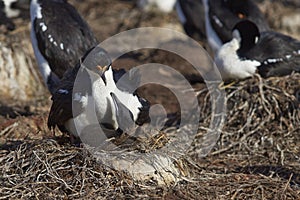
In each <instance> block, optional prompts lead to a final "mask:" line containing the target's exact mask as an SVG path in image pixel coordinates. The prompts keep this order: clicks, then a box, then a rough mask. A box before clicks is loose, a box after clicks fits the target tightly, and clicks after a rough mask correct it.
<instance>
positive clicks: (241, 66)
mask: <svg viewBox="0 0 300 200" xmlns="http://www.w3.org/2000/svg"><path fill="white" fill-rule="evenodd" d="M238 49H239V41H238V40H237V39H236V38H234V39H232V40H231V41H230V42H228V43H226V44H224V45H223V46H222V47H221V48H220V50H219V51H218V53H217V56H216V58H215V62H216V65H217V67H218V69H219V70H220V73H221V75H222V78H223V80H227V79H244V78H247V77H251V76H252V75H253V74H254V73H255V72H256V69H257V67H258V66H259V65H260V62H258V61H255V60H241V59H239V57H238V55H237V52H236V51H237V50H238Z"/></svg>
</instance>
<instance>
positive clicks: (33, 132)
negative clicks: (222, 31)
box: [0, 0, 300, 199]
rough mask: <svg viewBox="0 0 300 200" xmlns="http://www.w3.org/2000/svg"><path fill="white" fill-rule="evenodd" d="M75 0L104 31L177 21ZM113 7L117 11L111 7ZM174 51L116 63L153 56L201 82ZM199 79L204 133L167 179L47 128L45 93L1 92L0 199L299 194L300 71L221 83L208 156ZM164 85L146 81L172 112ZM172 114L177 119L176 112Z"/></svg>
mask: <svg viewBox="0 0 300 200" xmlns="http://www.w3.org/2000/svg"><path fill="white" fill-rule="evenodd" d="M72 2H74V3H75V5H76V6H77V7H78V8H80V11H81V12H82V13H84V16H85V17H86V18H87V19H88V21H89V23H91V24H92V26H93V28H94V30H95V31H96V33H97V35H99V38H106V37H108V36H109V35H112V34H114V33H117V32H118V31H120V30H126V29H127V28H133V27H134V26H140V25H144V26H145V25H152V26H154V25H155V26H161V25H163V24H165V22H168V23H170V24H176V23H178V22H177V21H176V18H175V16H176V15H175V14H174V13H171V14H170V15H168V16H163V15H161V14H156V13H150V14H140V13H139V12H138V11H133V10H132V4H131V3H129V2H123V1H115V0H114V1H111V0H107V1H103V4H102V3H101V4H100V3H99V2H98V1H96V0H90V1H89V2H90V4H88V3H85V2H86V1H82V2H81V1H76V2H75V1H72ZM111 7H113V8H114V9H113V10H109V9H108V8H111ZM136 16H139V17H136ZM122 17H125V18H126V19H127V20H122ZM102 19H103V20H102ZM129 19H132V20H129ZM98 21H101V22H100V24H99V25H97V26H96V24H97V23H98ZM108 24H111V26H108ZM105 27H107V29H105ZM170 57H171V58H168V56H166V52H159V51H158V52H152V51H151V52H148V51H147V52H145V51H141V52H134V53H132V54H130V57H129V56H125V57H123V58H121V59H120V60H119V61H117V62H116V63H115V65H116V66H119V65H122V66H125V67H126V68H129V66H136V65H138V64H141V63H147V62H150V61H151V62H154V61H155V62H159V63H165V62H166V64H168V65H170V66H175V68H176V69H178V70H179V71H181V72H182V73H183V74H184V75H185V76H186V77H187V78H189V79H192V80H191V81H192V82H196V81H195V79H194V78H195V76H196V75H195V74H193V73H191V72H187V70H186V69H187V68H188V67H189V65H188V64H187V63H186V62H184V61H183V60H182V59H180V58H174V57H173V56H170ZM166 58H167V59H166ZM192 75H193V76H192ZM193 86H194V88H195V90H196V91H197V92H198V99H199V102H200V109H201V115H200V126H199V130H198V135H197V136H198V137H197V139H198V140H196V142H195V143H193V146H192V147H191V149H190V151H189V153H188V156H184V157H182V158H181V159H179V160H173V164H174V165H175V166H177V168H178V169H179V171H180V173H179V175H178V176H177V178H178V179H177V180H176V181H174V182H173V183H171V184H168V185H165V186H164V185H158V184H157V181H155V180H153V179H150V180H147V181H137V180H134V179H133V177H132V176H131V175H130V174H128V173H125V172H122V171H119V170H115V169H113V168H111V167H108V166H107V165H105V164H103V163H102V162H101V159H100V160H99V159H98V160H97V159H96V158H95V157H93V156H92V154H90V152H89V151H88V150H87V149H86V148H83V147H75V146H73V145H71V144H70V143H69V138H68V136H64V135H61V134H60V133H59V132H58V131H56V133H55V134H56V136H53V133H52V132H50V131H49V130H48V129H47V127H46V121H47V114H48V110H49V106H50V104H51V101H50V99H49V96H48V94H46V95H45V96H42V97H38V98H36V99H34V100H32V101H31V102H29V103H28V102H10V101H9V100H5V99H2V100H1V104H0V144H1V146H0V166H1V169H0V185H1V186H0V199H21V198H23V199H120V198H121V199H133V198H134V199H137V198H140V199H148V198H164V199H300V125H299V124H300V74H296V73H295V74H292V75H290V76H285V77H280V78H269V79H262V78H261V77H259V76H255V77H253V78H251V79H247V80H244V81H241V82H236V83H226V85H224V86H221V87H224V88H225V92H226V97H227V102H226V103H227V112H226V114H227V116H226V121H225V124H224V127H223V129H222V134H221V135H220V138H219V140H218V142H217V144H216V145H215V147H214V148H213V149H212V151H211V152H210V153H209V154H208V155H207V156H206V157H199V156H198V155H197V154H196V153H195V152H196V151H197V150H199V149H198V148H199V143H197V141H201V138H202V136H203V134H204V133H205V131H206V129H207V127H209V123H210V121H211V104H210V101H209V100H210V99H209V93H208V91H207V89H206V87H205V85H204V84H201V83H196V84H194V85H193ZM155 87H156V86H155ZM157 89H158V88H155V89H153V88H151V86H148V87H145V88H144V89H143V90H142V91H140V92H141V94H142V95H143V96H145V97H149V99H150V101H151V102H152V103H162V104H163V105H164V106H166V110H167V111H168V112H170V113H172V112H175V111H177V109H178V108H177V107H178V105H177V103H176V101H175V100H173V99H172V98H170V95H171V94H170V92H169V91H167V90H165V89H163V88H160V90H159V92H158V90H157ZM154 96H155V98H154ZM171 97H172V96H171ZM173 117H174V118H175V119H177V118H176V117H177V115H174V116H173ZM172 122H174V120H173V121H172ZM170 124H172V123H170ZM173 124H174V123H173ZM170 130H174V129H168V128H167V129H165V131H163V132H160V133H159V134H158V135H156V136H155V135H154V136H153V137H152V138H150V139H149V140H146V141H142V143H143V145H141V141H140V143H138V145H137V146H135V149H134V151H139V150H140V149H138V148H139V147H141V146H143V147H144V148H145V146H146V147H149V146H150V147H153V146H155V147H157V148H160V147H161V145H164V144H165V143H166V142H168V141H167V140H166V138H168V136H170V135H174V131H173V132H172V131H170ZM135 142H136V141H135ZM135 144H136V143H135ZM131 148H132V147H131Z"/></svg>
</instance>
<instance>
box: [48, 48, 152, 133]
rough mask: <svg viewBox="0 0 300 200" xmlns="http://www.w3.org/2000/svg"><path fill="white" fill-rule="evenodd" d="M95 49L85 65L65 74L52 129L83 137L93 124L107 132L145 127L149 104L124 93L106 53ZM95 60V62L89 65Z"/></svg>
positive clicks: (50, 120)
mask: <svg viewBox="0 0 300 200" xmlns="http://www.w3.org/2000/svg"><path fill="white" fill-rule="evenodd" d="M95 49H96V50H95ZM95 49H93V50H92V52H91V53H92V55H91V53H89V55H88V56H87V57H84V58H83V60H82V63H83V64H81V63H78V64H77V65H76V67H75V68H73V69H69V70H68V71H67V72H66V73H65V75H64V77H63V79H62V81H61V83H60V85H59V86H58V89H57V90H56V92H55V93H54V94H53V97H52V100H53V104H52V107H51V110H50V114H49V118H48V127H49V128H50V129H52V128H54V127H55V126H58V128H59V129H60V130H61V131H62V132H68V133H71V134H72V135H73V136H75V137H79V136H80V134H81V133H82V131H83V130H84V128H85V127H86V126H87V125H89V124H91V123H93V124H95V123H99V124H100V125H101V127H103V128H105V130H113V131H126V130H127V129H130V127H132V125H133V124H138V125H141V124H143V123H144V122H146V121H147V120H148V116H149V114H148V113H149V104H148V102H147V101H146V100H145V99H143V98H140V97H139V96H138V95H136V94H134V93H130V92H127V91H124V90H120V89H119V88H118V87H117V86H116V81H117V80H115V78H114V77H115V76H114V71H113V70H112V67H111V63H110V59H109V57H108V56H107V54H106V52H105V51H104V50H103V49H101V48H100V47H96V48H95ZM91 58H92V60H93V62H89V60H90V59H91ZM87 59H88V60H87ZM78 73H80V75H78ZM115 73H118V71H115ZM122 73H124V72H121V74H122ZM76 78H77V79H78V80H77V83H79V84H77V85H76V84H74V82H75V79H76ZM72 94H73V95H72ZM75 124H76V125H75Z"/></svg>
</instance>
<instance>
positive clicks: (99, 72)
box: [96, 65, 108, 76]
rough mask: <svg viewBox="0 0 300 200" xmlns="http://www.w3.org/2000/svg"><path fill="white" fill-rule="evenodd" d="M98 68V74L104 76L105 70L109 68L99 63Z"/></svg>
mask: <svg viewBox="0 0 300 200" xmlns="http://www.w3.org/2000/svg"><path fill="white" fill-rule="evenodd" d="M96 69H97V70H98V74H99V75H100V76H102V75H103V74H104V72H106V70H107V69H108V66H107V65H105V66H104V67H102V66H100V65H97V67H96Z"/></svg>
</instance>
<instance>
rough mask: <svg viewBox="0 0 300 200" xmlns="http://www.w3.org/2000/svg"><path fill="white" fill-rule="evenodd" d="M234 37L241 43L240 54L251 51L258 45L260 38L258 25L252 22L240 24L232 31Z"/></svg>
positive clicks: (244, 21)
mask: <svg viewBox="0 0 300 200" xmlns="http://www.w3.org/2000/svg"><path fill="white" fill-rule="evenodd" d="M232 37H233V38H235V39H237V40H238V41H239V43H240V48H239V49H238V52H239V53H243V52H246V51H248V50H250V49H251V48H252V47H253V46H255V45H256V44H257V42H258V41H259V38H260V32H259V29H258V27H257V25H256V24H255V23H253V22H251V21H250V20H243V21H240V22H238V23H237V24H236V25H235V26H234V28H233V29H232Z"/></svg>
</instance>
